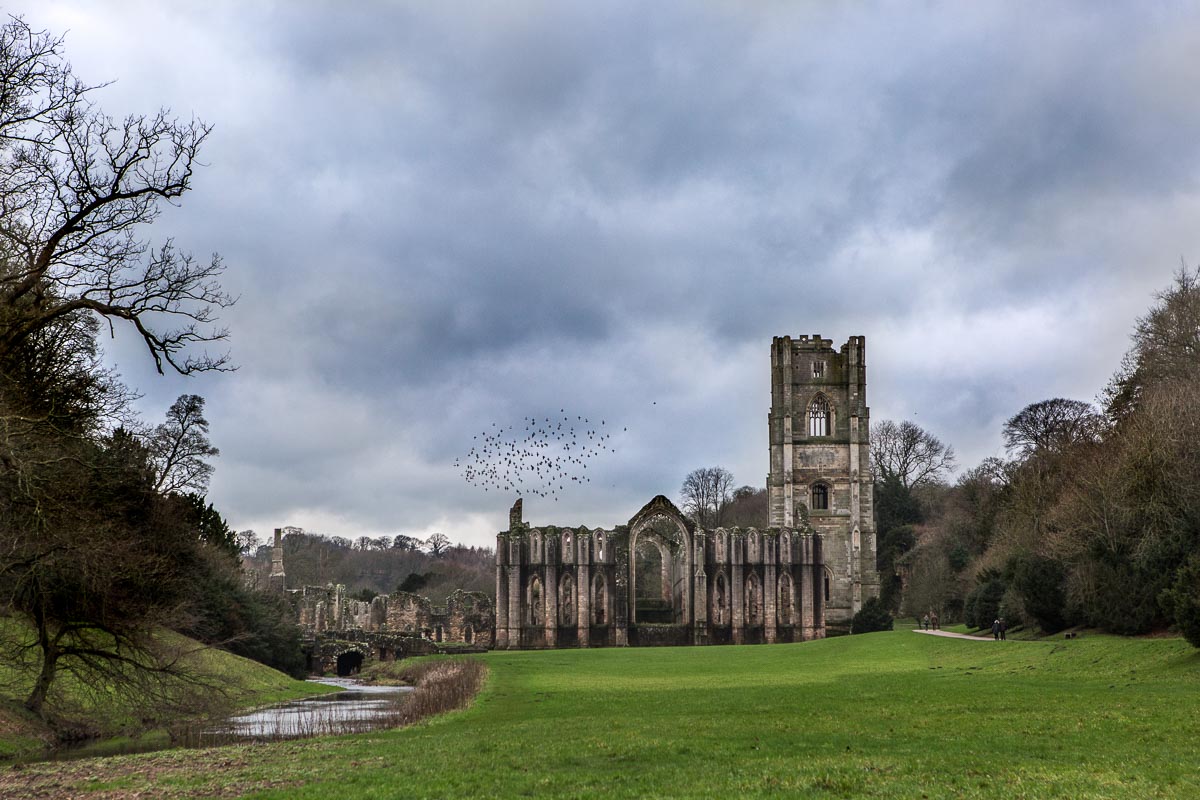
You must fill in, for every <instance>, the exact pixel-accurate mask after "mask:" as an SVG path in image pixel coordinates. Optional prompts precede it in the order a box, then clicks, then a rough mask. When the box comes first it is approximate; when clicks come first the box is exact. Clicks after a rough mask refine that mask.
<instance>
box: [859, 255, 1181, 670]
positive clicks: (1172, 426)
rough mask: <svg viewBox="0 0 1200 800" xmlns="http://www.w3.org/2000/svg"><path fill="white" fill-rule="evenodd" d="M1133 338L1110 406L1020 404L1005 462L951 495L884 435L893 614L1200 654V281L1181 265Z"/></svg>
mask: <svg viewBox="0 0 1200 800" xmlns="http://www.w3.org/2000/svg"><path fill="white" fill-rule="evenodd" d="M1132 340H1133V344H1132V347H1131V348H1130V350H1129V352H1128V353H1127V354H1126V356H1125V358H1124V359H1123V361H1122V363H1121V364H1120V366H1119V369H1118V370H1117V372H1116V374H1115V375H1114V377H1113V378H1112V380H1111V381H1110V382H1109V385H1108V386H1107V388H1106V389H1105V390H1104V392H1103V394H1102V396H1101V398H1100V401H1099V406H1093V405H1092V404H1089V403H1085V402H1080V401H1077V400H1066V399H1061V398H1054V399H1048V400H1044V401H1041V402H1037V403H1033V404H1031V405H1029V406H1027V407H1026V408H1024V409H1021V410H1020V411H1018V412H1017V413H1015V414H1014V415H1013V416H1012V417H1011V418H1010V419H1009V420H1008V421H1007V422H1006V423H1005V425H1004V427H1003V431H1002V433H1003V436H1004V442H1005V445H1006V448H1007V454H1008V458H1007V459H999V458H989V459H987V460H985V461H984V462H983V463H982V464H979V465H977V466H975V467H973V468H971V469H968V470H966V471H965V472H964V473H963V474H962V475H961V476H960V477H959V478H958V480H957V481H956V482H955V483H954V484H953V485H946V484H945V483H943V482H941V481H940V480H939V478H940V477H941V474H940V472H938V471H935V472H934V473H933V476H932V478H931V479H925V480H918V481H906V480H905V479H904V478H905V475H904V470H903V469H902V468H901V465H902V464H903V463H906V462H904V460H903V459H901V458H899V457H898V456H899V455H900V454H902V453H903V449H901V450H899V451H896V450H892V451H889V450H888V448H886V447H879V444H880V442H879V441H878V439H879V438H880V437H878V436H874V437H873V442H872V445H873V447H874V448H875V451H874V455H873V460H874V462H875V464H874V467H875V471H876V475H875V477H876V494H875V497H876V509H877V521H878V533H879V539H878V541H879V547H878V560H879V567H880V574H881V576H882V577H881V582H882V583H883V592H882V594H883V599H884V601H885V602H886V603H887V604H888V605H889V606H890V607H891V608H892V610H894V611H896V612H903V613H905V614H909V615H916V616H921V615H922V614H924V613H925V612H927V611H930V610H935V611H940V612H941V613H942V615H943V618H947V617H951V618H953V617H957V618H959V619H964V620H965V621H966V622H967V623H968V624H970V625H973V626H975V627H986V626H988V625H990V624H991V622H992V620H993V619H995V618H997V617H1002V618H1004V619H1005V620H1006V621H1007V622H1008V623H1009V624H1010V625H1019V624H1028V625H1034V626H1037V627H1038V628H1040V629H1041V630H1043V631H1046V632H1053V631H1057V630H1061V629H1063V628H1065V627H1068V626H1075V625H1086V626H1091V627H1096V628H1100V629H1102V630H1105V631H1110V632H1112V633H1118V634H1127V635H1128V634H1143V633H1149V632H1152V631H1157V630H1163V629H1166V628H1168V627H1174V628H1176V629H1178V630H1179V631H1180V632H1181V633H1183V634H1184V635H1185V636H1186V637H1187V638H1188V640H1189V641H1190V642H1191V643H1192V644H1195V645H1196V646H1198V647H1200V270H1189V269H1187V268H1186V267H1185V268H1182V269H1181V270H1180V272H1179V273H1178V274H1177V275H1176V279H1175V282H1174V284H1173V285H1172V286H1171V287H1169V288H1168V289H1166V290H1165V291H1163V292H1161V293H1160V294H1158V295H1157V302H1156V303H1155V304H1154V306H1153V307H1152V308H1151V309H1150V310H1149V311H1148V312H1147V313H1146V315H1145V316H1143V317H1141V318H1140V319H1138V320H1137V323H1136V325H1135V327H1134V331H1133V335H1132ZM905 424H906V425H911V423H905ZM882 425H884V426H888V425H890V426H892V428H893V429H894V428H896V427H898V426H895V425H894V424H893V423H887V422H885V423H882ZM911 427H912V428H914V429H916V430H918V431H919V430H920V429H917V428H916V426H911ZM922 433H923V432H922ZM883 438H884V439H886V437H883ZM919 460H920V459H918V461H919Z"/></svg>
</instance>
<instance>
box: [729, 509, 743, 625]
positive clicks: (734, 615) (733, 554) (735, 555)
mask: <svg viewBox="0 0 1200 800" xmlns="http://www.w3.org/2000/svg"><path fill="white" fill-rule="evenodd" d="M745 542H746V540H745V539H743V538H742V537H741V536H740V535H739V534H736V533H735V534H733V535H731V536H730V537H729V556H730V557H729V577H730V579H731V580H730V587H729V595H730V597H729V609H730V615H729V616H730V621H731V622H732V624H733V643H734V644H743V643H745V641H746V637H745V632H744V631H743V630H742V626H743V625H744V624H745V620H746V586H745V581H744V580H743V571H744V569H745V566H744V561H745Z"/></svg>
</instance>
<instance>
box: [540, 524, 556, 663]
mask: <svg viewBox="0 0 1200 800" xmlns="http://www.w3.org/2000/svg"><path fill="white" fill-rule="evenodd" d="M547 538H549V537H547ZM546 545H547V546H546V549H545V551H544V552H545V553H546V555H547V558H546V565H545V580H544V581H543V583H544V584H545V588H544V591H545V593H546V602H545V604H544V605H545V609H546V618H545V619H544V620H542V622H543V623H544V624H543V626H542V631H543V634H542V635H543V636H545V639H546V641H545V645H546V647H558V567H557V565H555V564H554V563H552V561H551V559H550V558H549V554H550V551H551V548H550V546H549V542H547V543H546Z"/></svg>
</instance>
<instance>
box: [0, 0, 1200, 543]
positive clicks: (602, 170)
mask: <svg viewBox="0 0 1200 800" xmlns="http://www.w3.org/2000/svg"><path fill="white" fill-rule="evenodd" d="M78 5H79V4H72V3H67V2H38V3H33V2H26V3H15V4H14V3H10V4H8V6H7V8H6V10H7V11H9V12H11V13H23V14H24V15H25V16H26V17H27V18H28V19H29V20H30V21H31V22H33V23H35V24H37V25H42V26H46V27H49V28H53V29H55V30H67V31H68V40H67V46H68V53H69V55H70V57H71V60H72V61H73V63H74V64H75V67H76V69H77V71H79V72H80V73H81V74H82V75H84V76H85V77H86V78H88V79H89V80H93V81H99V80H106V79H111V78H116V79H117V83H115V84H114V85H113V86H110V87H108V88H107V89H105V90H103V92H102V93H101V94H100V99H101V103H102V104H103V105H104V106H105V108H109V109H111V110H112V111H113V113H118V114H122V113H126V112H129V111H135V110H142V111H149V110H153V109H155V108H157V107H158V106H160V105H168V106H170V107H172V108H173V109H175V110H176V113H180V114H183V115H190V114H195V115H197V116H199V117H201V118H204V119H206V120H209V121H211V122H213V123H215V124H216V129H215V132H214V134H213V138H212V140H211V143H210V146H209V147H208V149H207V150H206V151H205V158H206V161H207V162H208V163H209V164H210V166H208V167H207V168H205V169H204V170H203V171H202V172H201V173H200V174H199V175H198V177H197V180H196V190H195V191H194V192H193V193H192V194H191V195H189V196H188V197H186V198H185V199H184V202H183V204H182V207H181V208H180V209H178V210H176V209H171V210H169V211H168V213H166V214H164V216H163V218H162V220H160V222H159V224H158V225H156V226H155V227H154V229H152V230H151V231H149V233H152V234H153V236H154V237H155V238H156V239H157V238H161V237H164V236H167V235H172V236H174V237H176V240H177V241H178V243H179V244H180V245H181V246H183V247H185V248H189V249H192V250H194V251H196V252H198V253H205V252H208V251H217V252H220V253H221V254H222V255H223V256H224V258H225V259H226V261H227V263H228V265H229V271H228V273H227V276H226V279H227V284H228V286H229V288H230V289H231V291H233V292H234V293H236V294H238V295H240V298H241V299H240V302H239V303H238V305H237V306H236V307H235V308H234V309H232V311H231V312H230V313H229V314H227V315H226V318H225V320H224V321H225V322H226V323H228V324H229V325H230V327H231V328H232V331H233V333H232V338H231V341H230V348H231V351H232V353H233V356H234V359H235V361H236V362H237V363H238V364H239V365H240V370H239V371H238V372H236V373H232V374H228V375H221V376H207V377H203V378H199V379H191V380H186V381H185V380H181V379H178V378H171V377H166V378H159V377H157V376H154V375H152V374H150V369H149V365H148V364H147V363H146V359H145V357H144V356H143V355H142V354H141V353H140V352H138V351H137V349H136V346H135V344H133V343H131V342H130V341H129V340H128V338H127V337H124V336H122V335H118V337H117V339H116V340H115V341H114V342H113V343H112V346H111V347H110V355H111V357H112V359H113V360H114V361H115V362H116V363H117V364H118V366H119V367H120V368H121V370H122V371H123V373H124V374H125V375H126V377H127V379H128V380H129V382H130V383H132V384H134V385H135V386H137V387H138V388H139V389H140V390H141V391H142V392H143V393H144V395H145V397H144V399H143V401H142V403H141V407H142V408H143V410H144V412H145V413H146V414H147V415H148V416H151V417H155V418H156V417H157V416H158V415H160V414H161V413H162V410H163V409H165V408H166V406H167V405H168V404H169V403H170V401H171V400H172V399H173V398H174V396H175V395H176V394H178V393H180V392H182V391H189V392H197V393H200V394H203V395H205V396H206V397H207V398H208V402H209V418H210V421H211V423H212V432H213V436H214V439H215V440H216V442H217V444H218V445H219V446H220V447H221V450H222V455H221V458H220V460H219V463H218V465H217V466H218V470H217V473H216V477H215V479H214V482H213V485H212V487H211V499H213V500H214V502H215V503H216V504H217V506H218V507H219V508H220V509H221V510H222V511H223V512H224V513H225V514H226V515H227V516H228V517H229V518H230V520H231V523H232V524H234V525H235V526H237V527H239V528H243V527H255V528H258V529H259V530H260V533H261V532H263V531H265V530H266V529H269V528H270V527H274V526H277V525H283V524H296V525H301V526H304V527H309V528H314V529H317V530H321V531H324V532H328V533H338V534H341V535H359V534H381V533H395V532H398V531H405V532H409V533H414V534H418V535H420V534H427V533H428V532H431V531H433V530H443V531H444V532H446V533H447V534H449V535H450V536H451V538H454V539H458V540H462V541H469V542H471V543H476V544H480V543H485V542H487V541H488V539H489V538H490V533H491V532H493V531H494V530H496V529H498V528H500V527H503V525H504V522H505V518H504V512H505V510H506V509H507V506H508V505H509V504H510V503H511V501H512V498H511V497H501V496H496V495H495V493H487V494H483V493H480V492H479V491H478V490H477V489H475V488H474V487H471V486H468V485H466V484H465V483H464V482H463V481H462V479H461V477H460V476H459V475H458V473H457V472H456V471H455V470H454V468H453V466H452V463H453V460H454V458H455V457H456V456H460V455H462V454H464V453H465V452H466V451H467V449H468V448H469V447H470V442H471V436H472V435H474V434H477V433H478V432H479V431H482V430H485V429H486V428H487V427H488V426H490V424H491V423H492V422H499V423H500V424H502V425H503V424H508V423H512V422H514V421H516V420H520V419H521V418H522V417H523V416H525V415H542V416H544V415H548V414H552V413H555V412H557V411H558V409H560V408H563V409H568V410H570V411H572V412H574V413H578V414H581V415H584V416H590V417H591V416H595V417H606V418H607V419H609V420H610V421H611V422H612V423H613V424H615V425H619V426H620V427H622V428H628V431H627V432H624V435H623V437H622V438H621V439H619V440H618V441H617V452H616V453H613V454H609V455H608V456H607V457H606V458H605V459H598V461H597V463H596V465H595V468H596V470H597V472H596V475H595V477H596V480H595V481H594V483H593V484H591V485H590V486H589V488H588V489H587V490H574V491H567V492H564V493H563V494H562V495H561V497H560V500H559V502H558V503H557V504H553V507H549V508H547V507H546V504H545V502H544V501H541V500H539V501H538V502H537V503H527V506H528V509H529V511H528V513H529V514H530V516H531V517H532V518H533V519H536V520H544V521H547V522H549V521H555V520H557V521H560V522H568V523H570V524H594V525H609V524H613V523H617V522H621V521H623V519H625V518H628V516H629V515H631V514H632V513H633V511H635V510H636V509H637V508H638V507H639V506H640V505H641V504H642V503H643V502H644V501H645V500H646V499H648V498H649V497H650V496H652V495H654V494H657V493H660V492H662V493H666V494H674V493H675V492H676V490H677V488H678V486H679V484H680V482H681V481H682V479H683V476H684V475H685V474H686V473H687V472H688V471H689V470H691V469H692V468H694V467H697V466H704V465H710V464H722V465H724V466H726V467H728V468H730V469H731V470H732V471H733V472H734V474H735V475H736V476H737V479H738V482H739V483H747V484H752V485H762V484H763V482H764V480H765V474H766V471H767V464H766V442H765V438H766V437H765V420H766V410H767V405H768V404H769V387H768V385H767V376H768V371H767V369H768V365H767V358H768V345H769V341H770V338H771V337H772V336H773V335H781V334H785V333H789V334H801V333H822V334H824V335H826V336H829V337H831V338H834V339H835V340H836V341H838V342H839V343H840V341H843V340H844V339H845V338H846V337H847V336H849V335H851V334H860V333H861V334H865V335H866V336H867V339H868V363H869V365H870V380H871V389H870V402H871V405H872V413H873V416H874V417H875V418H876V419H877V420H878V419H883V418H895V419H905V418H907V419H914V420H915V421H917V422H918V423H919V424H921V425H923V426H925V427H927V428H929V429H930V430H932V431H933V432H935V433H936V434H937V435H939V436H941V437H942V438H943V439H945V440H946V441H948V442H950V443H952V444H954V445H955V447H956V449H957V450H958V451H959V452H960V455H961V457H962V458H961V460H962V462H963V465H964V466H970V465H972V464H973V463H975V462H977V461H978V460H979V459H980V458H982V457H985V456H987V455H992V454H996V453H999V452H1000V450H999V447H1000V441H999V428H1000V425H1001V424H1002V423H1003V420H1004V419H1006V418H1007V417H1008V416H1010V415H1012V414H1013V413H1015V412H1016V411H1018V410H1019V409H1020V408H1021V407H1022V406H1024V405H1025V404H1027V403H1030V402H1035V401H1037V400H1041V399H1044V398H1046V397H1051V396H1058V395H1065V396H1072V397H1076V398H1080V399H1085V400H1086V399H1091V398H1092V397H1094V396H1095V395H1096V393H1097V392H1098V391H1099V390H1100V389H1101V388H1102V387H1103V384H1104V382H1105V381H1106V380H1107V378H1108V376H1109V375H1110V374H1111V372H1112V371H1113V370H1114V369H1115V367H1116V365H1117V361H1118V359H1119V357H1120V355H1121V353H1122V351H1123V350H1124V348H1125V346H1126V342H1127V335H1128V332H1129V330H1130V328H1131V326H1132V323H1133V320H1134V318H1135V317H1136V316H1137V315H1138V314H1139V313H1142V312H1143V311H1144V310H1145V308H1146V307H1147V306H1148V305H1149V303H1150V302H1151V300H1152V294H1153V292H1154V291H1155V290H1156V289H1159V288H1161V287H1163V286H1165V285H1166V284H1167V283H1168V282H1169V280H1170V277H1171V273H1172V271H1173V269H1175V268H1176V267H1177V266H1178V264H1179V259H1180V258H1181V257H1183V258H1185V259H1189V260H1195V258H1197V252H1198V250H1200V247H1198V245H1200V242H1198V238H1200V234H1197V230H1198V229H1197V226H1196V225H1195V220H1196V215H1197V213H1198V212H1200V192H1198V190H1197V178H1198V177H1200V172H1198V169H1197V167H1198V164H1200V159H1198V155H1200V153H1198V148H1200V139H1197V138H1196V137H1195V135H1194V131H1195V130H1196V128H1197V123H1198V122H1200V99H1198V97H1197V95H1196V93H1195V91H1194V87H1195V85H1196V81H1197V78H1200V75H1197V67H1196V63H1197V62H1196V60H1195V57H1194V55H1195V53H1196V52H1197V46H1198V45H1200V13H1198V12H1197V11H1196V10H1194V9H1192V8H1190V7H1188V6H1185V5H1182V4H1180V5H1173V4H1166V5H1160V6H1155V7H1154V8H1153V9H1149V10H1147V9H1145V8H1136V9H1134V8H1132V7H1131V8H1129V9H1127V10H1126V9H1121V8H1113V7H1109V6H1096V5H1095V4H1084V3H1079V4H1055V5H1053V6H1045V5H1044V4H1034V3H1016V4H1011V3H1006V4H970V5H961V4H929V5H925V6H920V7H916V6H913V5H911V4H899V3H895V4H894V3H876V4H855V5H851V6H827V5H823V4H792V3H763V4H749V5H748V4H738V3H727V2H710V3H670V2H668V3H656V4H652V5H650V6H647V5H645V4H635V3H603V4H585V3H524V2H518V3H505V4H498V5H497V4H475V3H438V4H428V3H400V4H396V3H382V2H378V3H374V2H363V3H352V4H334V3H318V2H306V3H294V4H270V5H268V4H263V5H259V4H237V3H231V2H230V3H215V4H206V5H205V6H204V7H200V6H189V7H184V6H178V5H176V4H150V3H144V2H133V1H132V0H131V1H130V2H126V3H122V2H118V3H112V4H105V5H104V6H103V7H100V6H96V7H94V8H85V9H81V8H79V7H78Z"/></svg>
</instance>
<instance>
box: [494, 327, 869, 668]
mask: <svg viewBox="0 0 1200 800" xmlns="http://www.w3.org/2000/svg"><path fill="white" fill-rule="evenodd" d="M866 389H867V384H866V339H865V338H864V337H862V336H854V337H851V338H850V340H849V341H848V342H847V343H846V344H845V345H843V346H842V348H841V350H840V351H839V350H834V348H833V342H832V341H831V340H829V339H823V338H821V337H820V336H811V337H809V336H801V337H798V338H795V339H793V338H792V337H789V336H783V337H776V338H775V339H774V340H773V342H772V343H771V408H770V411H769V413H768V432H769V437H768V441H769V445H770V474H769V475H768V476H767V488H768V498H769V509H770V511H769V514H770V518H769V520H768V527H767V528H765V529H763V530H758V529H756V528H747V529H739V528H733V529H728V530H727V529H725V528H717V529H716V530H701V529H699V528H697V527H696V525H695V524H694V523H693V522H692V520H691V519H689V518H688V517H686V516H685V515H684V514H682V513H681V512H680V511H679V509H677V508H676V507H675V506H674V505H673V504H672V503H671V502H670V501H669V500H668V499H667V498H665V497H663V496H661V495H660V496H658V497H655V498H654V499H653V500H651V501H650V502H649V503H648V504H646V506H645V507H643V508H642V509H641V510H640V511H638V512H637V514H635V515H634V516H633V518H632V519H630V521H629V523H628V524H627V525H621V526H617V527H616V528H613V529H611V530H605V529H602V528H596V529H593V530H588V529H586V528H579V529H571V528H561V529H560V528H557V527H554V526H543V527H531V526H529V525H528V524H526V523H525V521H524V519H523V518H522V510H523V509H522V503H521V501H520V500H517V503H516V505H514V506H513V509H512V511H511V513H510V518H509V528H508V530H507V531H504V532H502V533H500V534H498V536H497V537H496V635H495V643H496V645H495V646H496V647H498V648H511V649H520V648H542V647H548V648H553V647H593V646H618V647H619V646H624V645H666V644H724V643H734V644H741V643H760V642H761V643H771V642H795V641H804V640H808V639H814V638H821V637H823V636H824V635H825V632H826V625H827V624H829V625H836V626H838V627H845V626H848V624H849V622H850V619H851V618H852V617H853V615H854V614H855V613H856V612H857V611H858V609H859V608H860V607H861V605H862V603H863V601H864V600H865V599H867V598H868V597H872V596H875V595H877V594H878V591H879V578H878V575H877V572H876V569H875V524H874V517H873V509H872V484H871V478H870V474H869V469H868V465H869V464H870V451H869V441H868V433H869V430H870V412H869V409H868V408H867V394H866Z"/></svg>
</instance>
